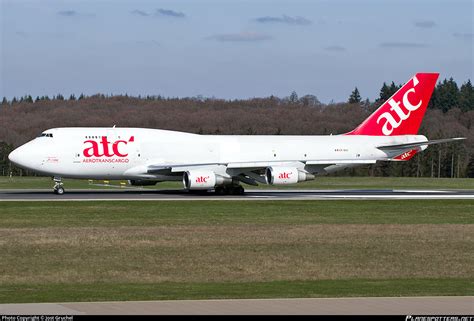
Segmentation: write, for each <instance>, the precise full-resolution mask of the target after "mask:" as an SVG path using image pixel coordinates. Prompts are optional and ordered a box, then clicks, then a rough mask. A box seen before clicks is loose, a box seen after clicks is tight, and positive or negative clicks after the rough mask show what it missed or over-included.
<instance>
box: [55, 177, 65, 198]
mask: <svg viewBox="0 0 474 321" xmlns="http://www.w3.org/2000/svg"><path fill="white" fill-rule="evenodd" d="M53 180H54V187H53V192H54V194H56V195H63V194H64V187H63V183H62V181H61V177H53Z"/></svg>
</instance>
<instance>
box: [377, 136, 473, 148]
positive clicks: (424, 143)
mask: <svg viewBox="0 0 474 321" xmlns="http://www.w3.org/2000/svg"><path fill="white" fill-rule="evenodd" d="M464 139H466V138H465V137H457V138H446V139H437V140H427V141H424V142H415V143H406V144H396V145H383V146H377V148H378V149H380V150H396V149H410V148H414V147H420V146H426V145H434V144H442V143H450V142H455V141H458V140H464Z"/></svg>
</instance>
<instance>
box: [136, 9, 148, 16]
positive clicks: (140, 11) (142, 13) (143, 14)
mask: <svg viewBox="0 0 474 321" xmlns="http://www.w3.org/2000/svg"><path fill="white" fill-rule="evenodd" d="M132 14H134V15H137V16H142V17H148V16H150V14H149V13H147V12H145V11H142V10H138V9H135V10H133V11H132Z"/></svg>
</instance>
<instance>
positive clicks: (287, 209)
mask: <svg viewBox="0 0 474 321" xmlns="http://www.w3.org/2000/svg"><path fill="white" fill-rule="evenodd" d="M0 210H1V211H0V223H1V227H3V228H6V227H8V228H26V227H107V226H116V227H120V226H159V225H181V224H186V225H222V224H227V225H232V224H273V225H274V224H280V225H288V224H473V223H474V215H473V213H474V201H473V200H358V201H348V200H331V201H264V202H246V201H210V200H207V201H192V202H191V201H190V202H181V201H166V202H152V201H146V202H127V201H115V202H100V201H90V202H89V201H88V202H43V201H41V202H38V201H37V202H15V201H12V202H2V203H0Z"/></svg>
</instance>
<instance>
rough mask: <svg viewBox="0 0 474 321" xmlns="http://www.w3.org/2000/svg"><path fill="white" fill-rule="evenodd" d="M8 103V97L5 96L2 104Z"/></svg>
mask: <svg viewBox="0 0 474 321" xmlns="http://www.w3.org/2000/svg"><path fill="white" fill-rule="evenodd" d="M6 105H8V99H7V97H3V99H2V106H6Z"/></svg>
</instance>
